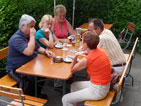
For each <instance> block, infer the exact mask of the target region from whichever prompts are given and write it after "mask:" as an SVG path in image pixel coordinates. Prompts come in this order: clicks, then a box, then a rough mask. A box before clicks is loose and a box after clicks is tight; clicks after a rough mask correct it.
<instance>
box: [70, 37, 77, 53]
mask: <svg viewBox="0 0 141 106" xmlns="http://www.w3.org/2000/svg"><path fill="white" fill-rule="evenodd" d="M71 42H72V47H73V49H72V52H73V53H75V52H76V50H75V44H76V37H75V36H73V37H72V39H71Z"/></svg>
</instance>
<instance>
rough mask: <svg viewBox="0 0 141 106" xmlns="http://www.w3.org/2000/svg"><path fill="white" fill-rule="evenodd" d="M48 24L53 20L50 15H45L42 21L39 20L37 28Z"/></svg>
mask: <svg viewBox="0 0 141 106" xmlns="http://www.w3.org/2000/svg"><path fill="white" fill-rule="evenodd" d="M48 22H51V23H52V22H53V18H52V16H51V15H49V14H46V15H44V16H43V17H42V19H41V21H40V23H39V28H42V27H43V24H44V23H48Z"/></svg>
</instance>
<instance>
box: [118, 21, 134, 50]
mask: <svg viewBox="0 0 141 106" xmlns="http://www.w3.org/2000/svg"><path fill="white" fill-rule="evenodd" d="M135 27H136V26H135V24H133V23H131V22H129V23H128V26H127V28H126V29H124V30H122V32H121V33H120V35H119V38H118V40H119V43H121V44H126V45H125V47H124V48H123V50H125V49H126V48H127V47H128V46H129V44H130V41H131V39H132V36H133V33H134V31H135Z"/></svg>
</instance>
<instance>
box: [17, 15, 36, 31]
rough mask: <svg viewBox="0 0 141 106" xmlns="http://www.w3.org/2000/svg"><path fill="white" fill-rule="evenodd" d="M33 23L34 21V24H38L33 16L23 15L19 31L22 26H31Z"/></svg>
mask: <svg viewBox="0 0 141 106" xmlns="http://www.w3.org/2000/svg"><path fill="white" fill-rule="evenodd" d="M31 21H34V22H35V23H36V21H35V19H34V18H33V17H32V16H30V15H27V14H23V15H22V16H21V18H20V22H19V29H21V28H22V25H27V24H29V23H30V22H31Z"/></svg>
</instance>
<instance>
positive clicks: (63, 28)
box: [53, 5, 75, 43]
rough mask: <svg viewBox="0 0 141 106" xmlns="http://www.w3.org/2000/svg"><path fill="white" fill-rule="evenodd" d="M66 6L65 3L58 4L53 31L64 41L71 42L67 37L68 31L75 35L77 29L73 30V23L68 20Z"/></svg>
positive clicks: (55, 10)
mask: <svg viewBox="0 0 141 106" xmlns="http://www.w3.org/2000/svg"><path fill="white" fill-rule="evenodd" d="M66 11H67V10H66V8H65V6H64V5H57V6H56V7H55V9H54V15H55V16H54V23H53V31H54V34H55V35H56V37H57V38H58V39H59V41H60V42H62V43H65V42H66V43H69V40H68V39H67V37H68V33H70V34H71V35H75V30H73V28H72V26H71V24H70V23H69V22H68V21H67V20H66V18H65V17H66Z"/></svg>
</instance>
